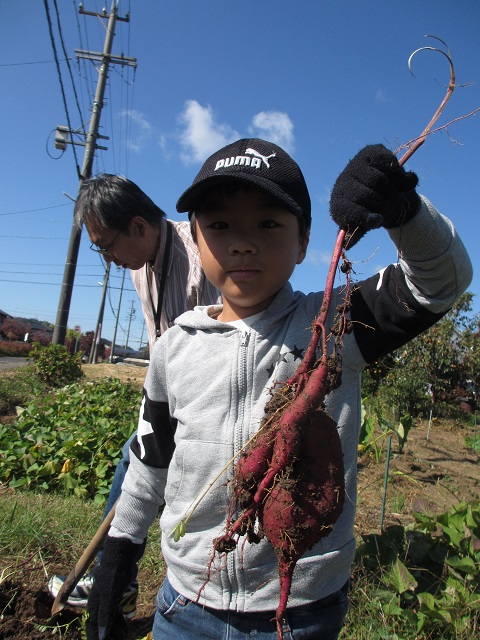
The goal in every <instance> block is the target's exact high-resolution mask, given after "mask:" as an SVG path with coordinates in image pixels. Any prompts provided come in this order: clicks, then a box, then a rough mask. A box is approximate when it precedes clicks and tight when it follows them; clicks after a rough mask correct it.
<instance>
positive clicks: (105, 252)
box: [90, 231, 122, 257]
mask: <svg viewBox="0 0 480 640" xmlns="http://www.w3.org/2000/svg"><path fill="white" fill-rule="evenodd" d="M121 233H122V232H121V231H119V232H118V233H117V235H116V236H115V237H114V239H113V240H112V241H111V242H110V244H109V245H107V246H106V247H104V248H103V249H102V248H100V247H97V245H96V244H95V243H94V242H92V244H91V245H90V249H91V250H92V251H95V253H100V254H101V255H102V256H104V255H109V256H112V257H113V255H112V254H111V253H110V250H111V248H112V247H113V243H114V242H115V240H116V239H117V238H118V236H119V235H120V234H121Z"/></svg>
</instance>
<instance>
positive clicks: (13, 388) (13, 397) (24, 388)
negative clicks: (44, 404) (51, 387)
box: [0, 365, 46, 416]
mask: <svg viewBox="0 0 480 640" xmlns="http://www.w3.org/2000/svg"><path fill="white" fill-rule="evenodd" d="M45 390H46V385H45V384H43V383H42V381H41V380H40V379H39V377H38V376H37V374H36V372H35V367H34V366H33V365H27V366H25V367H21V368H20V369H14V370H11V371H3V372H2V374H1V375H0V416H1V415H7V414H12V413H15V407H17V406H23V405H25V404H26V403H28V402H29V401H30V400H32V399H33V398H34V397H35V396H36V395H38V394H39V393H41V392H42V391H45Z"/></svg>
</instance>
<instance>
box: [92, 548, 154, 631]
mask: <svg viewBox="0 0 480 640" xmlns="http://www.w3.org/2000/svg"><path fill="white" fill-rule="evenodd" d="M141 546H142V545H139V544H134V543H133V542H131V541H130V540H126V539H124V538H112V537H111V536H107V537H106V539H105V544H104V547H103V552H102V557H101V561H100V564H98V565H97V566H96V568H95V570H94V572H93V586H92V590H91V591H90V595H89V597H88V619H87V622H86V625H85V628H86V631H87V640H125V639H126V638H127V624H126V622H125V620H124V618H123V615H122V614H121V613H120V611H119V608H118V603H119V602H120V599H121V597H122V595H123V593H124V591H125V589H126V588H127V587H128V586H129V585H130V584H131V583H132V581H133V578H134V574H135V565H136V562H137V559H138V551H139V548H140V547H141Z"/></svg>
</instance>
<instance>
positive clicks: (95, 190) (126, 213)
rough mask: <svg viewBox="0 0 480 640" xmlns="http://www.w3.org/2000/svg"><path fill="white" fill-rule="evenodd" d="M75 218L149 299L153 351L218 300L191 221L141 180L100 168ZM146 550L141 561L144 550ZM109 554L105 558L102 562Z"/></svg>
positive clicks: (54, 586) (76, 594) (117, 486)
mask: <svg viewBox="0 0 480 640" xmlns="http://www.w3.org/2000/svg"><path fill="white" fill-rule="evenodd" d="M74 218H75V224H77V225H78V226H79V227H81V226H82V225H83V224H84V225H85V227H86V229H87V232H88V235H89V237H90V240H91V242H92V244H91V246H90V248H91V249H92V251H95V252H96V253H100V254H101V255H102V256H103V258H104V259H105V261H106V262H107V263H108V262H113V263H114V264H116V265H117V266H121V267H123V268H124V269H127V268H128V269H130V275H131V278H132V281H133V284H134V286H135V289H136V291H137V293H138V296H139V298H140V301H141V303H142V311H143V315H144V318H145V322H146V327H147V333H148V341H149V347H150V352H151V351H152V349H153V345H154V344H155V340H156V339H157V338H158V337H159V336H160V335H161V334H162V333H163V332H164V331H166V330H167V329H168V328H169V327H170V326H171V325H172V324H173V321H174V320H175V318H176V317H177V316H179V315H180V314H182V313H183V312H184V311H186V310H188V309H193V308H194V307H195V306H196V305H198V304H202V305H203V304H212V303H215V302H216V301H217V299H218V295H219V294H218V291H217V290H216V289H215V288H214V287H213V285H212V284H210V282H209V281H208V280H207V279H206V278H205V276H204V274H203V270H202V267H201V263H200V259H199V256H198V251H197V247H196V244H195V242H194V241H193V239H192V236H191V231H190V224H189V222H174V221H172V220H167V219H166V214H165V212H164V211H162V209H160V208H159V207H158V206H157V205H156V204H155V203H154V202H153V201H152V200H151V199H150V198H149V197H148V196H147V195H146V194H145V193H144V192H143V191H142V190H141V189H140V187H138V186H137V185H136V184H135V183H134V182H132V181H131V180H128V179H127V178H125V177H123V176H120V175H112V174H100V175H98V176H97V177H95V178H92V179H90V180H85V181H84V182H83V183H82V184H81V186H80V189H79V192H78V197H77V201H76V204H75V211H74ZM134 436H135V433H134V434H133V435H132V437H131V438H130V439H129V440H128V441H127V442H126V443H125V445H124V447H123V449H122V454H123V458H122V460H121V461H120V462H119V463H118V466H117V468H116V470H115V476H114V479H113V482H112V486H111V489H110V494H109V498H108V501H107V505H106V509H105V514H104V517H105V515H106V514H107V513H108V512H109V511H110V509H111V508H112V506H113V505H114V504H115V502H116V500H117V498H118V497H119V495H120V492H121V486H122V482H123V478H124V477H125V473H126V470H127V468H128V465H129V461H130V458H129V450H130V442H131V440H132V439H133V437H134ZM143 550H144V547H143V548H142V549H141V552H140V553H139V557H138V560H139V559H140V557H141V556H142V554H143ZM100 559H101V553H99V555H98V558H97V561H98V562H100ZM64 580H65V577H64V576H58V575H55V576H53V577H52V578H51V579H50V581H49V583H48V588H49V590H50V593H51V594H52V595H53V596H54V597H55V596H56V595H57V594H58V591H59V590H60V588H61V586H62V584H63V582H64ZM92 584H93V578H92V575H91V574H87V575H86V576H84V578H83V579H82V580H80V581H79V583H78V584H77V586H76V588H75V589H74V591H73V592H72V594H71V595H70V597H69V599H68V604H70V605H72V606H76V607H82V608H83V607H86V606H87V600H88V595H89V593H90V589H91V587H92ZM137 595H138V583H137V581H136V579H135V580H134V582H133V583H132V585H131V586H130V587H129V588H128V589H127V590H126V591H125V593H124V597H123V598H122V602H121V603H120V606H121V610H122V612H123V614H124V615H125V617H128V618H133V617H134V616H135V613H136V601H137Z"/></svg>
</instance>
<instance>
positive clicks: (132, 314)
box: [123, 300, 135, 356]
mask: <svg viewBox="0 0 480 640" xmlns="http://www.w3.org/2000/svg"><path fill="white" fill-rule="evenodd" d="M134 304H135V303H134V301H133V300H132V306H131V307H130V313H129V314H128V329H127V340H126V342H125V350H124V352H123V353H124V356H126V355H127V348H128V338H129V337H130V325H131V324H132V319H133V316H134V315H135V307H134Z"/></svg>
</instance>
